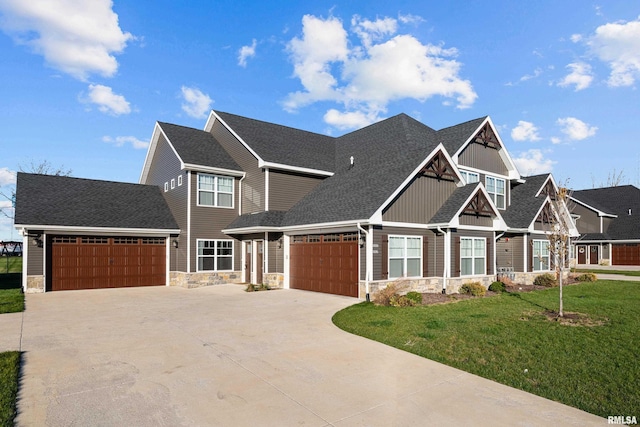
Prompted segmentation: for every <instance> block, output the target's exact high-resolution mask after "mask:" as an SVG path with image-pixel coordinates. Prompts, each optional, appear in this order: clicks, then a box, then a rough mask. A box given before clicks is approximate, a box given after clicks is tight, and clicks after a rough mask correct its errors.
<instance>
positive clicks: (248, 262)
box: [244, 241, 253, 283]
mask: <svg viewBox="0 0 640 427" xmlns="http://www.w3.org/2000/svg"><path fill="white" fill-rule="evenodd" d="M252 246H253V242H251V241H248V242H245V255H244V281H245V282H247V283H251V272H252V271H253V269H252V268H251V267H252V261H253V258H252V256H251V252H252Z"/></svg>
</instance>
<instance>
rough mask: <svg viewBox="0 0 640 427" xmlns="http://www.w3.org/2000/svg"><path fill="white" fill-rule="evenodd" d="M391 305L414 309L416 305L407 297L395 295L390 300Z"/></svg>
mask: <svg viewBox="0 0 640 427" xmlns="http://www.w3.org/2000/svg"><path fill="white" fill-rule="evenodd" d="M389 305H390V306H392V307H413V306H414V305H416V303H415V302H414V301H413V300H411V299H409V298H407V296H406V295H398V294H395V295H392V296H391V298H389Z"/></svg>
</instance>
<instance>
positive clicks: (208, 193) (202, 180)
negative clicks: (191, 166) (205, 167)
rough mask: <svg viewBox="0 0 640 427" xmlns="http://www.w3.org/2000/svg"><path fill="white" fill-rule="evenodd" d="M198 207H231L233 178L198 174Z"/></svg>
mask: <svg viewBox="0 0 640 427" xmlns="http://www.w3.org/2000/svg"><path fill="white" fill-rule="evenodd" d="M198 206H215V207H220V208H232V207H233V178H230V177H228V176H218V175H209V174H204V173H199V174H198Z"/></svg>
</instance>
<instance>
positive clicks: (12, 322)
mask: <svg viewBox="0 0 640 427" xmlns="http://www.w3.org/2000/svg"><path fill="white" fill-rule="evenodd" d="M23 314H24V312H21V313H2V314H0V331H1V332H0V353H2V352H4V351H21V348H20V347H21V338H22V316H23Z"/></svg>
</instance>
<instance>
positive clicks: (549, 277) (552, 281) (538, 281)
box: [533, 273, 558, 288]
mask: <svg viewBox="0 0 640 427" xmlns="http://www.w3.org/2000/svg"><path fill="white" fill-rule="evenodd" d="M533 284H534V285H536V286H544V287H545V288H553V287H555V286H558V282H557V281H556V276H555V275H553V274H551V273H544V274H541V275H539V276H536V278H535V279H533Z"/></svg>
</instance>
